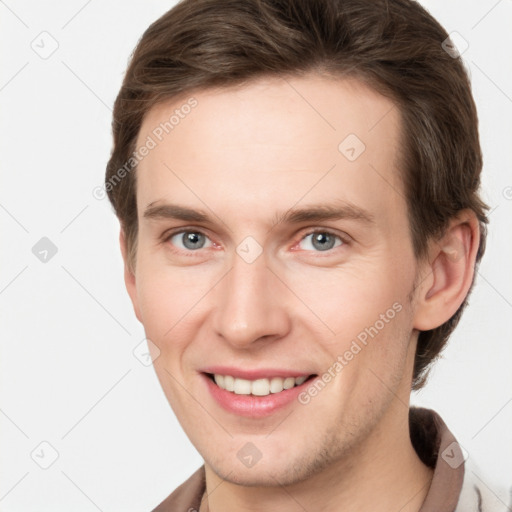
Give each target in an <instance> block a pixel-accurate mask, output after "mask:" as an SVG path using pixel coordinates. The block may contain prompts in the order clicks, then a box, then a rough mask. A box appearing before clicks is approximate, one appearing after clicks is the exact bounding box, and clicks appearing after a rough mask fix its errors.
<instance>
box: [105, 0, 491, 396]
mask: <svg viewBox="0 0 512 512" xmlns="http://www.w3.org/2000/svg"><path fill="white" fill-rule="evenodd" d="M447 38H448V34H447V33H446V31H445V30H444V29H443V28H442V27H441V26H440V24H439V23H438V22H437V21H436V20H435V19H434V18H433V17H432V16H431V15H430V14H429V13H428V12H427V11H426V10H425V9H424V8H423V7H421V6H420V5H419V4H418V3H417V2H415V1H412V0H183V1H181V2H179V3H178V4H177V5H176V6H175V7H174V8H172V9H171V10H170V11H169V12H167V13H166V14H164V15H163V16H162V17H161V18H160V19H158V20H157V21H155V22H154V23H153V24H152V25H151V26H150V27H149V28H148V29H147V30H146V31H145V33H144V34H143V36H142V38H141V39H140V41H139V43H138V45H137V47H136V49H135V51H134V53H133V55H132V58H131V62H130V64H129V67H128V69H127V72H126V75H125V78H124V81H123V84H122V87H121V90H120V92H119V95H118V96H117V99H116V101H115V105H114V116H113V123H112V127H113V138H114V145H113V150H112V154H111V157H110V161H109V162H108V165H107V172H106V181H105V185H106V190H107V193H108V197H109V199H110V201H111V203H112V205H113V206H114V209H115V212H116V214H117V216H118V218H119V220H120V222H121V225H122V228H123V230H124V232H125V237H126V244H127V250H128V252H129V254H131V256H130V258H132V259H133V261H134V253H135V248H136V244H137V230H138V223H137V222H138V221H137V208H136V205H137V202H136V201H137V200H136V194H135V188H136V187H135V183H136V173H135V172H134V171H135V169H136V163H133V164H132V165H131V167H129V168H128V170H127V168H126V164H127V162H129V161H130V158H131V155H132V154H133V152H134V151H135V149H136V148H135V143H136V140H137V136H138V133H139V130H140V127H141V124H142V121H143V118H144V115H145V114H147V112H149V110H150V109H151V108H152V107H154V106H155V105H156V104H159V103H161V102H163V101H169V100H170V99H172V98H177V97H178V96H183V95H184V94H185V93H190V92H192V91H194V90H201V89H207V88H209V87H222V86H232V85H236V84H243V83H246V82H248V81H250V80H251V79H253V78H257V77H262V76H284V75H291V76H293V75H296V76H300V75H304V74H306V73H308V72H317V73H327V74H330V75H331V76H351V77H355V78H358V79H360V80H362V81H364V82H366V83H367V84H368V85H370V86H371V87H372V88H373V89H374V90H376V91H377V92H380V93H381V94H384V95H386V96H387V97H389V98H391V99H392V100H393V101H394V103H395V104H396V105H397V106H398V107H399V110H400V114H401V119H402V138H403V141H402V150H401V163H402V165H401V169H400V171H401V173H402V176H403V181H404V185H405V190H406V201H407V206H408V211H409V218H410V231H411V238H412V241H413V246H414V251H415V255H416V257H417V258H423V257H424V256H425V254H426V249H427V243H428V241H429V240H430V239H431V238H433V237H436V236H439V235H440V234H441V233H442V231H443V228H445V227H446V225H447V223H448V221H449V220H450V219H451V218H453V217H454V216H455V215H456V214H457V213H458V212H460V211H461V210H463V209H466V208H469V209H471V210H473V211H474V212H475V214H476V216H477V218H478V220H479V223H480V233H481V239H480V246H479V250H478V255H477V264H478V262H479V261H480V259H481V257H482V255H483V252H484V249H485V238H486V223H487V217H486V210H487V209H488V207H487V206H486V205H485V203H484V202H483V201H482V200H481V199H480V197H479V195H478V190H479V186H480V171H481V168H482V155H481V150H480V143H479V135H478V119H477V113H476V108H475V104H474V101H473V97H472V95H471V87H470V82H469V79H468V77H467V74H466V72H465V69H464V65H463V63H462V61H461V59H460V57H458V56H457V55H456V54H455V55H454V53H453V51H452V52H447V51H445V48H446V43H445V44H443V42H445V41H446V40H447ZM122 169H124V170H125V171H124V172H123V173H122V176H121V177H122V178H123V179H120V171H121V170H122ZM132 170H133V172H130V171H132ZM466 303H467V297H466V300H465V301H464V303H463V304H462V305H461V307H460V308H459V309H458V311H457V312H456V313H455V315H454V316H453V317H452V318H451V319H450V320H448V321H447V322H446V323H444V324H443V325H441V326H439V327H437V328H435V329H432V330H430V331H423V332H420V334H419V340H418V348H417V351H416V359H415V364H414V374H413V389H418V388H420V387H421V386H422V385H423V384H424V382H425V380H426V376H427V372H428V368H429V366H430V365H431V363H432V362H433V361H434V360H435V359H436V358H437V357H438V356H439V354H440V352H441V350H442V348H443V347H444V345H445V344H446V341H447V339H448V337H449V335H450V334H451V332H452V331H453V329H454V328H455V326H456V325H457V323H458V321H459V319H460V316H461V313H462V311H463V309H464V307H465V306H466Z"/></svg>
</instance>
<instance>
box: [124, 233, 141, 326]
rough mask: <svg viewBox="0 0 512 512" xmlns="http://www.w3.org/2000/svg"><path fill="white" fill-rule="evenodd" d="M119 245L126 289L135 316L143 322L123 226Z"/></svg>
mask: <svg viewBox="0 0 512 512" xmlns="http://www.w3.org/2000/svg"><path fill="white" fill-rule="evenodd" d="M119 245H120V246H121V254H122V255H123V262H124V284H125V286H126V290H127V292H128V295H129V296H130V299H131V301H132V304H133V310H134V311H135V316H136V317H137V319H138V320H139V322H141V323H142V320H141V318H142V317H141V314H140V308H139V298H138V295H137V285H136V280H135V271H134V270H132V268H131V265H130V263H129V256H128V248H127V246H126V237H125V234H124V229H123V228H122V227H121V230H120V232H119Z"/></svg>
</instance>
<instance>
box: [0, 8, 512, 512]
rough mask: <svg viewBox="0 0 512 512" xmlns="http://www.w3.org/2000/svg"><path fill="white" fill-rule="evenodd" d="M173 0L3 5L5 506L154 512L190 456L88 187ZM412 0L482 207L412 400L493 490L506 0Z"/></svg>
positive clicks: (194, 457) (499, 375) (502, 456)
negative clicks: (454, 71)
mask: <svg viewBox="0 0 512 512" xmlns="http://www.w3.org/2000/svg"><path fill="white" fill-rule="evenodd" d="M173 4H174V2H170V1H162V0H159V1H157V0H154V1H152V2H142V1H138V2H131V3H130V4H129V5H128V4H127V2H122V1H121V0H109V1H108V2H106V1H103V2H100V1H98V0H92V1H91V0H89V1H86V0H72V1H69V0H68V1H67V2H58V1H56V0H53V1H34V0H32V1H15V0H5V1H3V0H2V1H0V23H1V27H0V48H2V66H1V74H0V102H1V121H0V122H1V125H0V130H1V131H0V144H1V158H0V163H1V166H2V167H1V168H2V185H1V188H0V223H1V229H2V235H3V239H2V246H1V250H0V311H1V350H2V351H1V357H0V363H1V368H0V370H1V387H0V390H1V408H0V428H1V432H2V437H1V450H2V451H1V460H2V465H1V470H0V510H2V511H33V510H34V511H35V510H37V511H52V512H56V511H69V510H73V511H85V512H87V511H94V510H102V511H109V510H123V511H126V512H129V511H141V510H150V509H151V508H152V507H154V506H156V505H157V504H158V503H159V502H160V501H161V500H162V499H163V498H164V497H166V496H167V495H168V494H169V493H170V492H171V490H173V489H174V488H175V487H176V486H177V485H178V484H179V483H181V482H182V481H183V480H184V479H185V478H186V477H188V476H189V475H190V474H191V473H192V472H193V471H194V470H195V469H196V468H197V467H199V466H200V465H201V463H202V460H201V458H200V457H199V455H198V454H197V453H196V451H195V450H194V448H193V447H192V446H191V444H190V443H189V441H188V439H187V438H186V436H185V435H184V434H183V432H182V431H181V428H180V427H179V425H178V423H177V421H176V419H175V417H174V415H173V413H172V411H171V409H170V407H169V405H168V403H167V401H166V399H165V396H164V395H163V392H162V391H161V389H160V385H159V383H158V381H157V379H156V376H155V374H154V371H153V369H152V367H151V366H149V367H146V366H144V365H143V364H141V363H140V362H139V360H138V359H136V358H135V357H134V354H133V352H132V351H133V350H134V348H135V347H136V346H137V345H139V343H141V341H142V340H143V339H144V333H143V329H142V327H141V326H140V325H139V324H138V322H137V320H136V319H135V316H134V314H133V312H132V308H131V304H130V303H129V300H128V297H127V294H126V292H125V289H124V283H123V280H122V264H121V257H120V253H119V249H118V241H117V237H118V229H119V228H118V223H117V220H116V219H115V217H114V215H113V213H112V211H111V208H110V206H109V203H108V202H107V200H106V199H104V200H97V199H95V198H94V197H93V195H92V191H93V189H94V188H95V187H97V186H98V185H101V184H102V182H103V176H104V169H105V164H106V162H107V159H108V156H109V152H110V147H111V135H110V122H111V108H112V105H113V101H114V99H115V96H116V95H117V92H118V90H119V87H120V84H121V80H122V77H123V72H124V70H125V69H126V65H127V62H128V58H129V55H130V53H131V51H132V49H133V47H134V46H135V43H136V42H137V40H138V38H139V37H140V36H141V35H142V32H143V31H144V29H145V28H146V27H147V26H148V25H149V24H150V23H151V22H152V21H154V20H155V19H157V18H158V17H159V16H160V15H162V14H163V13H164V12H166V11H167V10H168V9H169V8H170V7H172V5H173ZM422 4H424V5H425V6H426V7H427V8H428V9H429V10H430V11H431V12H432V14H433V15H434V16H435V17H436V18H437V19H438V20H439V21H440V22H441V23H442V24H443V25H444V26H445V28H446V29H447V31H448V32H452V31H457V32H458V33H459V34H460V35H461V36H462V37H463V38H464V39H465V40H466V41H467V42H468V43H469V47H468V49H467V50H466V51H465V52H464V54H463V57H464V60H465V63H466V65H467V67H468V68H469V71H470V75H471V77H472V83H473V87H474V96H475V99H476V102H477V105H478V108H479V116H480V123H481V143H482V148H483V152H484V160H485V165H484V176H483V195H484V199H485V200H486V201H487V202H488V203H489V204H490V205H491V207H492V208H493V211H492V213H491V215H490V219H491V225H490V234H489V239H488V249H487V254H486V256H485V258H484V261H483V264H482V266H481V268H480V272H479V275H478V279H477V284H476V288H475V290H474V293H473V295H472V297H471V303H470V307H469V309H468V310H467V311H466V313H465V315H464V317H463V320H462V323H461V325H460V326H459V328H458V329H457V332H456V334H455V335H454V336H453V337H452V340H451V343H450V345H449V347H448V349H447V350H446V351H445V353H444V358H443V359H442V360H441V361H440V362H439V363H438V364H437V366H436V368H435V370H434V371H433V373H432V376H431V379H430V381H429V383H428V385H427V388H426V389H425V390H424V391H422V392H420V393H419V394H415V395H413V399H412V401H413V403H415V404H420V405H424V406H427V407H431V408H433V409H435V410H436V411H438V412H439V413H440V414H441V416H442V417H443V418H444V420H445V421H446V423H447V424H448V426H449V428H450V429H451V430H452V432H453V433H454V434H455V436H456V437H457V439H458V440H459V442H460V443H461V444H462V446H463V447H464V448H465V449H466V450H467V451H468V452H469V454H470V457H471V458H472V459H474V460H476V461H477V463H478V464H479V466H480V467H481V469H482V473H481V474H480V475H481V477H482V479H483V480H484V482H485V483H486V484H487V485H488V486H489V487H491V489H493V490H496V492H497V491H498V488H499V486H509V485H511V484H512V434H511V432H512V428H511V426H512V372H511V371H510V369H511V361H512V339H511V334H510V324H509V322H510V318H511V317H512V271H511V261H512V236H511V229H510V224H511V223H510V221H511V219H512V201H511V200H510V198H512V193H511V192H512V189H511V188H510V187H511V186H512V174H511V164H512V162H511V160H512V158H511V151H510V146H511V141H512V127H511V118H512V72H511V65H510V62H511V57H510V53H511V52H510V49H511V48H512V31H511V30H510V28H511V26H512V1H511V0H500V1H496V0H485V1H478V2H477V1H471V2H468V1H467V0H458V1H455V0H451V1H450V2H446V1H445V0H443V1H440V0H436V1H434V0H430V1H424V2H422ZM43 31H47V32H48V33H49V34H51V37H52V38H54V39H55V41H56V42H57V43H58V49H57V50H56V51H55V53H53V54H52V55H51V56H50V57H48V58H47V59H42V58H41V57H40V56H39V55H38V54H37V53H36V52H35V51H34V50H33V49H32V47H31V44H33V45H34V44H37V42H38V41H40V39H38V37H39V38H40V37H46V38H47V39H46V43H45V47H46V48H47V49H48V48H51V44H56V43H52V40H51V39H50V38H49V37H50V36H48V35H44V36H39V35H40V33H41V32H43ZM34 40H35V43H32V41H34ZM39 44H40V43H39ZM507 187H509V188H507ZM507 192H508V194H507ZM507 197H508V199H507ZM42 237H48V238H49V239H50V240H51V241H52V242H53V243H54V244H55V246H56V247H57V250H58V252H57V253H56V254H55V256H53V257H52V258H51V259H50V260H49V261H48V262H46V263H43V262H41V261H39V259H38V258H36V256H35V255H34V254H33V253H32V247H33V246H34V245H35V244H36V243H37V242H38V241H39V240H40V239H41V238H42ZM43 441H45V442H47V443H50V445H51V446H52V447H53V449H54V450H56V452H57V453H58V458H57V460H56V461H55V462H54V463H53V464H52V465H51V466H50V467H49V468H48V469H42V468H41V467H39V465H38V464H36V462H35V461H34V460H33V458H31V453H33V456H34V458H35V459H36V460H39V461H40V463H45V458H46V462H47V463H48V462H50V461H51V455H52V449H51V448H49V447H48V445H42V446H40V443H41V442H43ZM34 450H35V452H34ZM41 450H42V451H41ZM37 454H39V458H38V457H37ZM43 454H44V455H43ZM484 475H486V476H484Z"/></svg>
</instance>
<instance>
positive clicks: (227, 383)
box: [221, 375, 235, 391]
mask: <svg viewBox="0 0 512 512" xmlns="http://www.w3.org/2000/svg"><path fill="white" fill-rule="evenodd" d="M221 387H222V386H221ZM224 389H227V390H228V391H234V389H235V379H234V378H233V377H231V375H224Z"/></svg>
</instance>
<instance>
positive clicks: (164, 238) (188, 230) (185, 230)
mask: <svg viewBox="0 0 512 512" xmlns="http://www.w3.org/2000/svg"><path fill="white" fill-rule="evenodd" d="M183 233H198V234H201V235H203V236H205V237H206V238H208V239H210V238H209V237H208V235H207V234H206V233H204V232H203V231H201V230H199V229H194V228H179V229H177V230H174V231H171V232H167V233H164V235H163V236H162V242H163V243H168V242H169V241H170V239H171V238H172V237H174V236H176V235H180V234H183ZM315 233H322V234H326V235H329V236H333V237H335V238H338V239H339V240H340V241H341V244H340V245H338V246H336V247H333V248H332V249H328V250H326V251H306V252H315V253H317V254H322V252H325V253H327V255H331V254H332V253H333V252H334V251H335V249H339V248H341V247H343V246H345V245H348V243H349V241H348V239H347V237H343V236H341V235H339V234H338V233H335V232H334V231H331V230H329V229H325V228H315V229H312V230H310V231H307V232H306V233H304V234H303V235H302V236H301V237H300V239H299V240H298V242H296V243H295V244H294V245H297V244H298V243H300V242H301V241H302V240H304V239H305V238H306V237H308V236H310V235H314V234H315ZM210 241H211V240H210ZM170 245H171V244H170ZM172 251H173V252H176V253H180V254H185V255H186V256H194V255H195V254H194V253H198V252H200V251H201V249H197V250H195V251H193V250H183V249H176V248H174V247H173V248H172Z"/></svg>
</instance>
